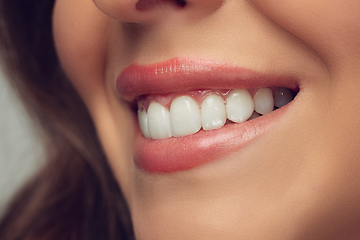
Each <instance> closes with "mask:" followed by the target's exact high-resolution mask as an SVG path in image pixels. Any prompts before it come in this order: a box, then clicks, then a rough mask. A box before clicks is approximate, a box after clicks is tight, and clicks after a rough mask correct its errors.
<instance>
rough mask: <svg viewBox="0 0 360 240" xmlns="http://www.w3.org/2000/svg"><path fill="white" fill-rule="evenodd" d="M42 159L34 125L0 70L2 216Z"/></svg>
mask: <svg viewBox="0 0 360 240" xmlns="http://www.w3.org/2000/svg"><path fill="white" fill-rule="evenodd" d="M0 67H1V66H0ZM42 156H43V154H42V149H41V147H40V145H39V141H38V139H37V137H36V135H35V134H34V131H33V126H32V123H31V121H30V119H29V117H28V116H27V114H26V112H25V111H24V108H23V106H22V105H21V103H20V101H19V100H18V99H17V97H16V95H15V94H14V91H12V89H11V88H10V86H9V83H8V82H7V80H6V79H5V76H4V74H3V71H2V69H1V68H0V215H1V213H2V212H3V211H4V209H5V208H6V204H7V203H8V201H9V199H10V198H11V196H12V195H13V194H14V193H15V192H16V190H17V189H18V188H19V187H21V185H22V184H23V183H24V181H26V180H27V179H29V177H30V176H31V175H32V174H34V172H35V171H36V170H37V169H38V168H39V167H40V166H41V165H42V164H43V158H42Z"/></svg>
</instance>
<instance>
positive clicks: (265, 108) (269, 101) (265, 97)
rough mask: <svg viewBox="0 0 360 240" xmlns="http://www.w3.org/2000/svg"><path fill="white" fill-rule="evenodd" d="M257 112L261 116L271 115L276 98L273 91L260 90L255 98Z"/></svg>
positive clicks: (267, 89)
mask: <svg viewBox="0 0 360 240" xmlns="http://www.w3.org/2000/svg"><path fill="white" fill-rule="evenodd" d="M253 100H254V105H255V111H256V112H257V113H260V114H266V113H270V112H272V111H273V109H274V97H273V93H272V91H271V89H269V88H260V89H259V90H258V91H257V92H256V93H255V95H254V97H253Z"/></svg>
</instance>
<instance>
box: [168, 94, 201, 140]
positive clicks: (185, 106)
mask: <svg viewBox="0 0 360 240" xmlns="http://www.w3.org/2000/svg"><path fill="white" fill-rule="evenodd" d="M170 119H171V130H172V134H173V136H174V137H181V136H187V135H190V134H194V133H196V132H198V131H199V130H200V128H201V120H200V108H199V105H198V104H197V102H195V100H194V99H192V98H191V97H188V96H181V97H177V98H175V99H174V100H173V101H172V103H171V106H170Z"/></svg>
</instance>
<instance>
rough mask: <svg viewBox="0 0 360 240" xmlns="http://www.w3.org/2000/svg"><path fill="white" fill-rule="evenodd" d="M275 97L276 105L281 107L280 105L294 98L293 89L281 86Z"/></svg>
mask: <svg viewBox="0 0 360 240" xmlns="http://www.w3.org/2000/svg"><path fill="white" fill-rule="evenodd" d="M274 99H275V106H276V107H279V108H280V107H282V106H284V105H286V104H288V103H289V102H291V100H292V99H293V98H292V93H291V90H290V89H288V88H284V87H279V88H278V89H277V90H276V92H275V97H274Z"/></svg>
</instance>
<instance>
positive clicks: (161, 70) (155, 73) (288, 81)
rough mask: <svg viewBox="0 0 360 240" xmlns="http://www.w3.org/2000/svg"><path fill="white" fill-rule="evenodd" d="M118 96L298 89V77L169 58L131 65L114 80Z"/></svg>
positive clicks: (203, 61)
mask: <svg viewBox="0 0 360 240" xmlns="http://www.w3.org/2000/svg"><path fill="white" fill-rule="evenodd" d="M116 86H117V89H118V91H119V93H120V96H121V97H122V98H123V99H124V100H127V101H129V102H132V101H134V100H135V99H136V98H137V97H138V96H141V95H146V94H167V93H174V92H186V91H190V90H203V89H207V90H208V89H210V90H211V89H214V90H216V89H253V88H260V87H276V86H281V87H287V88H290V89H292V90H294V91H297V90H298V87H299V83H298V81H297V78H295V77H292V76H283V75H280V74H279V75H274V74H266V73H259V72H256V71H253V70H250V69H247V68H243V67H237V66H232V65H230V64H226V63H219V62H216V61H211V60H202V59H189V58H172V59H170V60H168V61H165V62H160V63H156V64H152V65H137V64H132V65H130V66H128V67H126V68H125V69H124V70H123V71H122V72H121V73H120V75H119V77H118V78H117V80H116Z"/></svg>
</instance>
